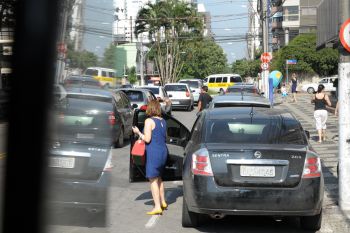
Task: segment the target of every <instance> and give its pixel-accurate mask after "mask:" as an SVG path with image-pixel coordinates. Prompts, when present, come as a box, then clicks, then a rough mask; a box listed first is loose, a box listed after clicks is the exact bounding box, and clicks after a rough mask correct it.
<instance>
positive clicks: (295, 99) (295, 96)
mask: <svg viewBox="0 0 350 233" xmlns="http://www.w3.org/2000/svg"><path fill="white" fill-rule="evenodd" d="M293 98H294V102H297V93H296V92H293Z"/></svg>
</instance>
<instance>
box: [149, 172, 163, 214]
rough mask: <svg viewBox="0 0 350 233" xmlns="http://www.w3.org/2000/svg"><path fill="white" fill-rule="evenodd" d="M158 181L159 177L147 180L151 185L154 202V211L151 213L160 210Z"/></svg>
mask: <svg viewBox="0 0 350 233" xmlns="http://www.w3.org/2000/svg"><path fill="white" fill-rule="evenodd" d="M158 180H159V177H155V178H151V179H149V182H150V184H151V192H152V197H153V201H154V209H153V210H152V211H154V210H161V207H160V197H159V185H158Z"/></svg>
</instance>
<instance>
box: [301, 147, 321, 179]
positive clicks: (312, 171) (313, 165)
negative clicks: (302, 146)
mask: <svg viewBox="0 0 350 233" xmlns="http://www.w3.org/2000/svg"><path fill="white" fill-rule="evenodd" d="M321 172H322V167H321V160H320V158H319V157H318V155H317V154H316V153H314V152H312V151H308V152H307V153H306V159H305V165H304V171H303V178H315V177H320V176H321Z"/></svg>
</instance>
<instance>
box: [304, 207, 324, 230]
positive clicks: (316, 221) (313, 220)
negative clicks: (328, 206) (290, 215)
mask: <svg viewBox="0 0 350 233" xmlns="http://www.w3.org/2000/svg"><path fill="white" fill-rule="evenodd" d="M300 224H301V227H302V228H303V229H304V230H311V231H318V230H319V229H320V228H321V224H322V210H321V212H320V213H319V214H317V215H314V216H303V217H300Z"/></svg>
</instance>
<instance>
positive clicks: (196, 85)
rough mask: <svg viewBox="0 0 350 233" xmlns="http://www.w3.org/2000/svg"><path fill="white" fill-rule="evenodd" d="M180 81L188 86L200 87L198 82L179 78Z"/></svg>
mask: <svg viewBox="0 0 350 233" xmlns="http://www.w3.org/2000/svg"><path fill="white" fill-rule="evenodd" d="M180 83H186V84H188V85H189V86H190V88H200V85H199V82H197V81H190V80H181V81H180Z"/></svg>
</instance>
